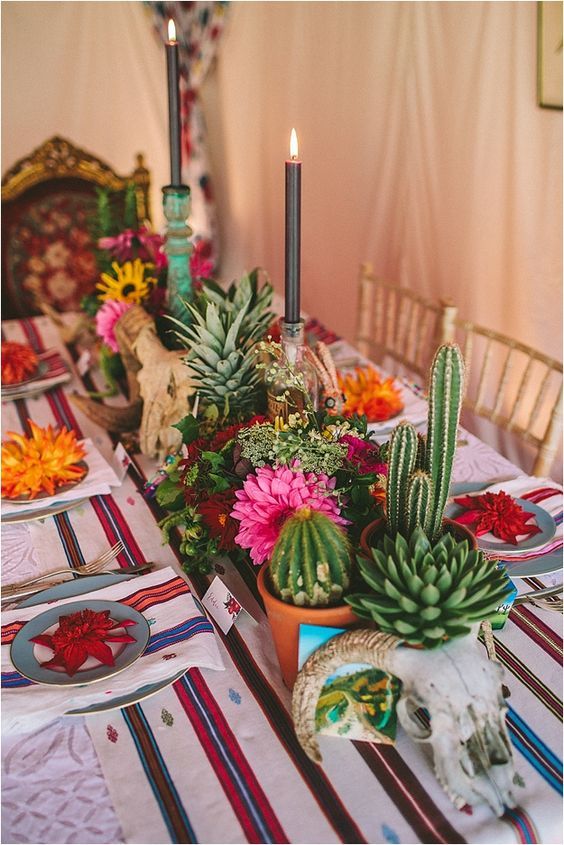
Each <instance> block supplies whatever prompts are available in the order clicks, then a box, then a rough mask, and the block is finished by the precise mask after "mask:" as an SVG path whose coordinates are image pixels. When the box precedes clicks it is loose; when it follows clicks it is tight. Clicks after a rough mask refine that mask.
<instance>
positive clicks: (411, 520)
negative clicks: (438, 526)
mask: <svg viewBox="0 0 564 845" xmlns="http://www.w3.org/2000/svg"><path fill="white" fill-rule="evenodd" d="M433 510H434V509H433V483H432V481H431V478H430V476H429V475H428V473H426V472H423V471H422V470H420V469H418V470H416V471H415V472H414V473H413V475H412V477H411V482H410V484H409V490H408V494H407V503H406V527H407V536H408V537H410V536H411V535H412V534H413V532H414V531H415V529H416V528H422V529H423V531H424V532H425V533H426V534H429V533H430V532H431V530H432V518H433Z"/></svg>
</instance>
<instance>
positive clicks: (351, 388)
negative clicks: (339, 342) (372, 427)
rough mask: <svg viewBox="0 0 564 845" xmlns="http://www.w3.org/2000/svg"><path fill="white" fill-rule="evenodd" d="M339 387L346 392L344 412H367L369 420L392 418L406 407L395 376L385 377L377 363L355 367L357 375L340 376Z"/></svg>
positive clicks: (349, 414)
mask: <svg viewBox="0 0 564 845" xmlns="http://www.w3.org/2000/svg"><path fill="white" fill-rule="evenodd" d="M339 387H340V388H341V390H342V391H343V393H344V394H345V397H346V400H345V405H344V407H343V414H344V415H345V416H352V415H353V414H358V415H359V416H362V415H363V414H366V418H367V419H368V422H381V421H382V420H389V419H390V417H394V416H395V415H396V414H399V412H400V411H402V410H403V402H402V401H401V392H400V391H399V390H398V389H397V388H396V387H394V379H393V378H387V379H385V380H384V381H382V379H381V378H380V373H379V372H378V371H377V370H375V369H374V367H367V368H366V369H364V370H363V369H361V368H360V367H357V368H356V369H355V375H348V376H344V377H343V376H341V374H340V373H339Z"/></svg>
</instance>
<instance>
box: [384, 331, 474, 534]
mask: <svg viewBox="0 0 564 845" xmlns="http://www.w3.org/2000/svg"><path fill="white" fill-rule="evenodd" d="M463 390H464V361H463V359H462V354H461V352H460V349H459V348H458V346H457V345H456V344H454V343H447V344H444V345H443V346H441V347H439V349H438V350H437V352H436V354H435V358H434V360H433V364H432V366H431V374H430V384H429V417H428V424H427V437H426V438H422V437H421V436H419V435H418V434H417V432H416V431H415V428H414V427H413V426H412V425H411V423H401V424H400V425H398V426H396V428H395V429H394V431H393V433H392V437H391V440H390V447H389V456H388V495H387V497H388V505H387V531H388V533H389V534H390V535H391V536H394V535H395V534H396V533H401V534H404V535H405V536H410V534H411V533H412V531H413V530H414V529H415V528H416V527H420V528H422V529H423V530H424V531H425V533H426V534H427V536H428V537H429V538H430V539H431V540H432V541H437V540H438V539H439V537H440V536H441V534H442V531H443V528H442V524H443V515H444V509H445V505H446V501H447V497H448V490H449V486H450V480H451V476H452V467H453V463H454V453H455V451H456V438H457V432H458V422H459V419H460V409H461V406H462V398H463Z"/></svg>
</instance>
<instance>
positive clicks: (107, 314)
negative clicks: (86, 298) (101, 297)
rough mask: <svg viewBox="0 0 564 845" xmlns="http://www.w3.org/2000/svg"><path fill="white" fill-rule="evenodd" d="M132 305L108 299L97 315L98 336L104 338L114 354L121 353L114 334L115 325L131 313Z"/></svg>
mask: <svg viewBox="0 0 564 845" xmlns="http://www.w3.org/2000/svg"><path fill="white" fill-rule="evenodd" d="M132 304H133V303H131V302H118V301H117V300H116V299H108V301H107V302H104V304H103V305H102V306H101V307H100V308H99V309H98V311H97V313H96V334H97V335H98V337H101V338H102V340H103V341H104V343H105V344H106V346H109V347H110V349H111V350H112V352H119V349H118V345H117V340H116V336H115V332H114V329H115V325H116V323H117V321H118V320H119V318H120V317H121V315H122V314H125V312H126V311H129V309H130V308H131V306H132Z"/></svg>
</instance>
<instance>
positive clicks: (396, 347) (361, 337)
mask: <svg viewBox="0 0 564 845" xmlns="http://www.w3.org/2000/svg"><path fill="white" fill-rule="evenodd" d="M456 313H457V309H456V306H454V305H453V304H452V303H450V302H431V301H429V300H427V299H424V298H423V297H422V296H419V295H418V294H417V293H415V292H414V291H412V290H409V289H408V288H402V287H398V286H397V285H395V284H392V283H390V282H385V281H384V280H383V279H380V278H378V277H377V276H376V275H375V274H374V271H373V269H372V265H371V264H370V263H368V262H365V263H364V264H361V266H360V277H359V301H358V311H357V335H356V345H357V347H358V349H359V351H360V352H361V353H362V354H363V355H366V356H367V357H368V358H371V359H372V360H373V361H375V362H376V363H378V364H382V365H383V366H386V365H387V366H388V368H390V366H393V367H394V369H395V372H398V367H397V365H398V364H399V365H400V369H402V370H403V371H404V372H402V373H401V374H403V375H412V376H416V377H418V378H419V379H422V380H423V383H424V384H426V382H427V376H428V373H429V366H430V364H431V361H432V358H433V355H434V354H435V350H436V349H437V346H439V345H440V344H441V343H444V342H446V341H448V340H452V339H453V335H454V320H455V317H456ZM387 359H391V361H392V364H387Z"/></svg>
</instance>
